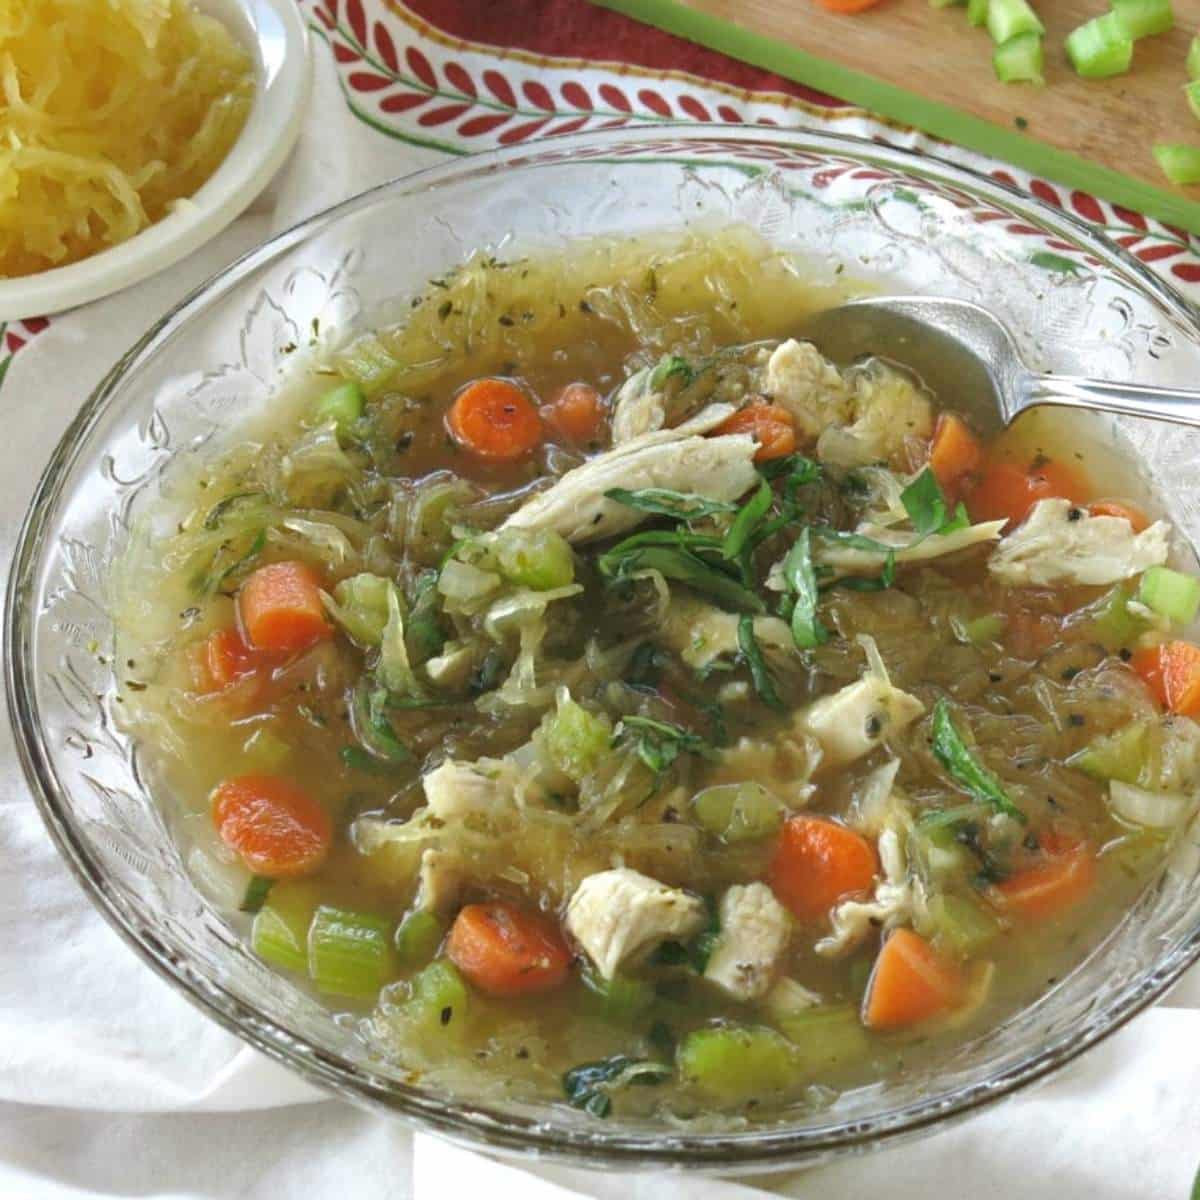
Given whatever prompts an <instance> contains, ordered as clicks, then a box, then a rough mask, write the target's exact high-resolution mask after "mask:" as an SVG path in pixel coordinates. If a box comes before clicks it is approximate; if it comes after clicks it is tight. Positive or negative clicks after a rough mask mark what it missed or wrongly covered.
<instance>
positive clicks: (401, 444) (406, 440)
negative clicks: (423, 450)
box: [396, 433, 413, 453]
mask: <svg viewBox="0 0 1200 1200" xmlns="http://www.w3.org/2000/svg"><path fill="white" fill-rule="evenodd" d="M412 444H413V435H412V434H411V433H402V434H401V435H400V436H399V437H398V438H397V439H396V449H397V451H399V452H400V453H403V452H404V451H405V450H407V449H408V448H409V446H411V445H412Z"/></svg>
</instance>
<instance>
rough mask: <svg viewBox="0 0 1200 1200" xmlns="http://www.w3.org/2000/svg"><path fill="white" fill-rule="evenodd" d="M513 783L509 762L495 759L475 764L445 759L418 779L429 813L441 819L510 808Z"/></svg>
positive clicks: (513, 775)
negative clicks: (423, 791)
mask: <svg viewBox="0 0 1200 1200" xmlns="http://www.w3.org/2000/svg"><path fill="white" fill-rule="evenodd" d="M516 783H517V780H516V769H515V768H514V767H513V765H512V763H510V762H508V761H506V760H504V759H498V758H481V759H480V760H479V761H478V762H457V761H455V760H454V759H447V760H446V761H445V762H444V763H442V764H441V765H440V766H437V767H434V769H433V770H432V771H429V772H427V773H426V774H425V775H423V776H422V777H421V786H422V787H423V788H424V789H425V802H426V803H427V804H428V805H429V811H430V812H431V813H433V815H434V816H435V817H440V818H441V819H442V820H446V819H448V818H451V817H463V816H466V815H467V814H468V813H487V812H494V811H495V810H496V809H497V808H507V807H509V806H511V805H512V802H513V796H514V794H515V791H516Z"/></svg>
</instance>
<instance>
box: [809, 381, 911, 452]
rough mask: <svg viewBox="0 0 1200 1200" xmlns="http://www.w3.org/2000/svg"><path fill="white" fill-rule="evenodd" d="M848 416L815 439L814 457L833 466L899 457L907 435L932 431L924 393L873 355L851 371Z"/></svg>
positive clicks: (909, 436) (907, 437)
mask: <svg viewBox="0 0 1200 1200" xmlns="http://www.w3.org/2000/svg"><path fill="white" fill-rule="evenodd" d="M850 379H851V380H852V386H853V391H852V392H851V398H850V402H851V409H852V411H853V420H852V421H851V422H850V423H848V424H846V425H844V426H841V425H831V426H830V427H829V428H827V429H825V430H824V432H823V433H822V434H821V436H820V437H819V438H818V439H817V457H818V458H820V459H821V460H822V461H823V462H827V463H832V464H833V465H834V466H837V467H865V466H868V465H869V464H871V463H879V462H891V463H893V464H895V463H898V462H900V461H902V460H903V457H904V449H905V442H906V441H907V440H908V439H909V438H913V437H915V438H927V437H929V435H930V434H931V433H932V432H933V406H932V405H931V404H930V401H929V397H928V396H927V395H926V394H925V393H924V392H923V391H922V390H921V389H920V388H919V387H918V386H917V385H916V384H915V383H914V382H913V381H912V380H911V379H910V378H909V377H908V376H907V375H905V374H904V373H903V372H901V371H897V370H895V369H894V368H892V367H889V366H888V365H887V364H886V363H883V362H880V361H878V360H873V361H871V362H870V363H868V364H866V365H865V366H863V367H862V368H859V369H856V370H855V371H854V372H853V373H852V374H851V375H850Z"/></svg>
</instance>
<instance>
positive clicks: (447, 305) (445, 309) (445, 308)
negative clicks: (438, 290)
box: [438, 300, 454, 321]
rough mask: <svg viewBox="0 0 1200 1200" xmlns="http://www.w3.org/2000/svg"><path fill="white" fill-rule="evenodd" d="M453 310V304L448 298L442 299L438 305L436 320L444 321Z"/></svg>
mask: <svg viewBox="0 0 1200 1200" xmlns="http://www.w3.org/2000/svg"><path fill="white" fill-rule="evenodd" d="M453 311H454V305H453V304H452V303H451V302H450V301H449V300H443V301H442V302H441V304H439V305H438V320H439V321H444V320H445V319H446V318H447V317H448V316H449V315H450V314H451V313H452V312H453Z"/></svg>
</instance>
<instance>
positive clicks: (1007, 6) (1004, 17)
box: [987, 0, 1046, 46]
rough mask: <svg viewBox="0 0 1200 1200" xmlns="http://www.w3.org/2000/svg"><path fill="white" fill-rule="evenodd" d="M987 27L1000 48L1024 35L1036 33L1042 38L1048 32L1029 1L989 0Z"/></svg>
mask: <svg viewBox="0 0 1200 1200" xmlns="http://www.w3.org/2000/svg"><path fill="white" fill-rule="evenodd" d="M987 27H988V33H990V34H991V35H992V41H993V42H995V43H996V44H997V45H998V46H1002V45H1003V44H1004V43H1005V42H1007V41H1010V40H1011V39H1012V38H1015V37H1020V36H1021V34H1023V33H1036V34H1037V35H1038V36H1039V37H1040V36H1041V35H1042V34H1044V33H1045V32H1046V27H1045V26H1044V25H1043V24H1042V23H1041V21H1039V20H1038V15H1037V13H1035V12H1034V11H1033V9H1032V8H1030V6H1029V4H1028V3H1027V0H989V3H988V10H987Z"/></svg>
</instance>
